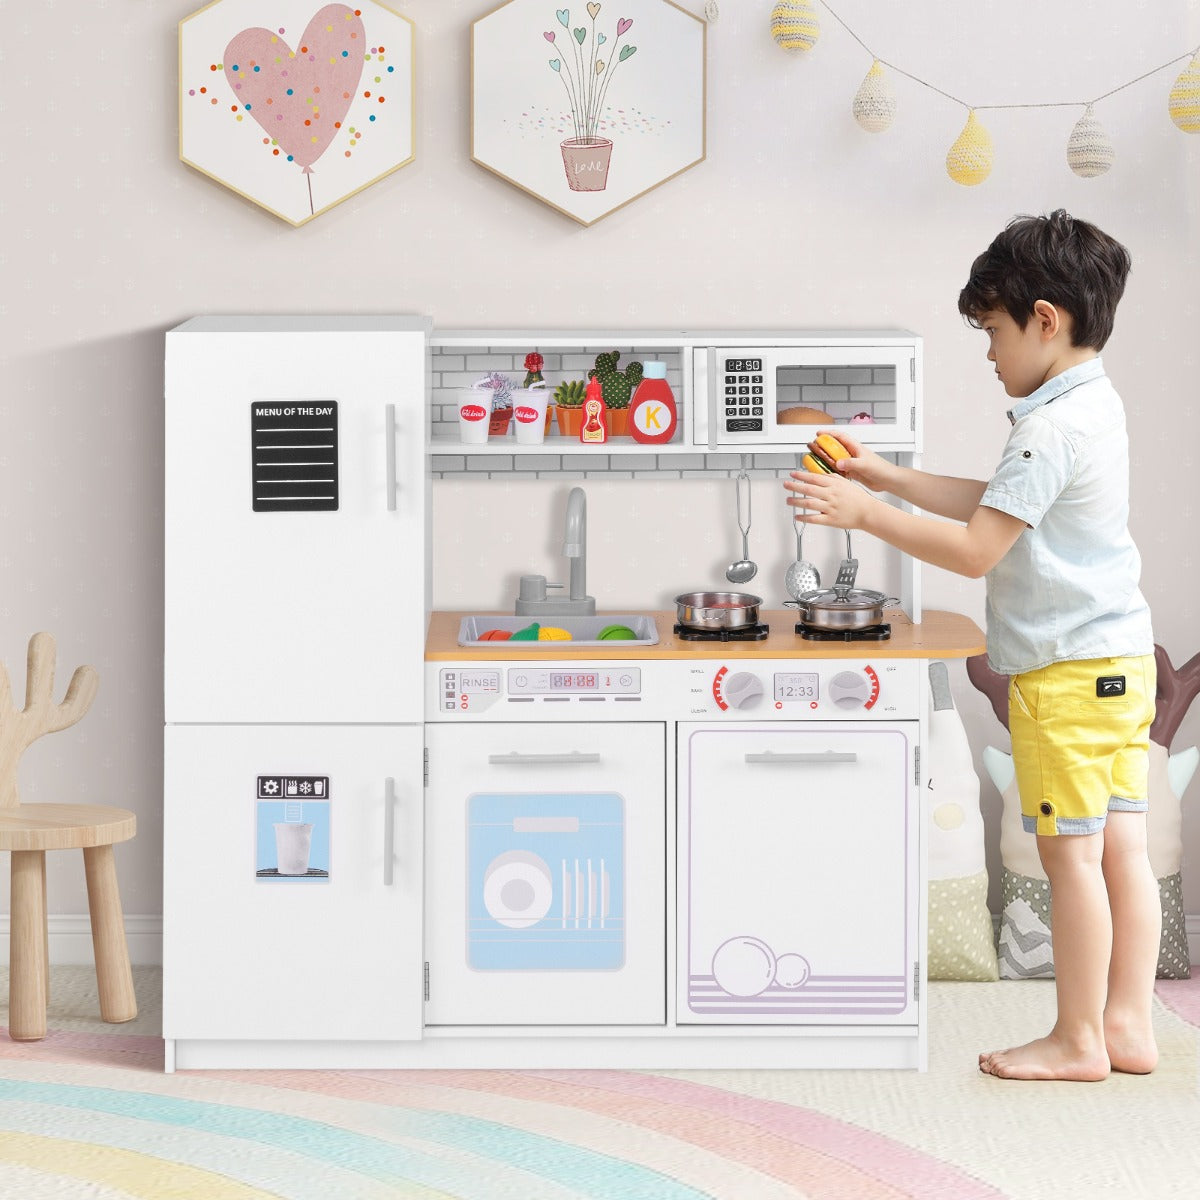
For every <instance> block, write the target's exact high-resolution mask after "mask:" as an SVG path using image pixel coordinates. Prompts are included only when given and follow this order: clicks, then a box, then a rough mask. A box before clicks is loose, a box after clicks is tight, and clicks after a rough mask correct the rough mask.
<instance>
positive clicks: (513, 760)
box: [488, 750, 600, 767]
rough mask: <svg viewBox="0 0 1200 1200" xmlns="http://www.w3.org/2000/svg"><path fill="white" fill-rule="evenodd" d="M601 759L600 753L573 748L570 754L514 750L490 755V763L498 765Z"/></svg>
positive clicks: (570, 763) (551, 764)
mask: <svg viewBox="0 0 1200 1200" xmlns="http://www.w3.org/2000/svg"><path fill="white" fill-rule="evenodd" d="M599 761H600V755H598V754H584V753H583V752H582V751H580V750H572V751H571V752H570V753H568V754H520V753H519V752H518V751H516V750H512V751H510V752H509V753H508V754H489V755H488V763H489V764H490V765H492V766H497V767H525V766H576V765H578V764H582V763H598V762H599Z"/></svg>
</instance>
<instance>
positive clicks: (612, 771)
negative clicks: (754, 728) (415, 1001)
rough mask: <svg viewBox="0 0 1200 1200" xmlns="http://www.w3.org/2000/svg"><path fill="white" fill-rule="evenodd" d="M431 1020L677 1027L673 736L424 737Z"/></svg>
mask: <svg viewBox="0 0 1200 1200" xmlns="http://www.w3.org/2000/svg"><path fill="white" fill-rule="evenodd" d="M426 746H427V750H428V754H429V778H428V790H427V793H426V815H427V819H428V822H429V823H428V826H427V834H428V836H427V841H426V863H427V865H428V867H429V874H428V876H427V879H426V892H425V896H426V924H425V944H426V958H427V960H428V974H427V978H428V997H427V1003H426V1007H425V1021H426V1024H427V1025H547V1026H560V1025H620V1024H636V1025H661V1024H663V1023H664V1021H665V1019H666V965H665V956H666V883H665V867H666V852H665V844H666V834H665V827H666V727H665V726H664V725H663V724H661V723H656V722H647V723H640V722H638V723H614V724H582V723H571V722H561V723H560V722H553V723H545V724H541V723H519V724H518V723H514V724H502V723H496V724H491V723H486V724H477V725H470V726H463V725H451V724H449V723H447V724H430V725H428V726H426Z"/></svg>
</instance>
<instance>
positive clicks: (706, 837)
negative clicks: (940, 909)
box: [677, 721, 921, 1025]
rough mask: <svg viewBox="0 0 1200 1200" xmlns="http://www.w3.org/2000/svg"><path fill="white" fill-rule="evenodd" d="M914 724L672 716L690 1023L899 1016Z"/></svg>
mask: <svg viewBox="0 0 1200 1200" xmlns="http://www.w3.org/2000/svg"><path fill="white" fill-rule="evenodd" d="M918 728H919V726H918V722H915V721H913V722H897V723H895V724H875V723H872V724H869V725H868V724H866V723H856V722H844V723H843V722H836V723H834V722H828V723H825V722H822V723H819V724H804V725H801V724H799V723H795V724H790V723H788V724H783V723H781V724H775V725H762V726H754V725H737V726H731V725H721V726H714V725H699V724H696V725H690V724H683V725H680V726H679V743H678V745H679V750H678V753H679V872H678V886H679V945H680V953H679V979H678V988H677V994H678V1004H677V1009H678V1012H677V1016H678V1020H679V1022H680V1023H681V1024H682V1023H687V1024H797V1025H798V1024H842V1025H844V1024H872V1025H876V1024H887V1025H890V1024H911V1023H915V1022H916V1013H917V1009H916V1004H915V1001H914V997H913V983H914V975H915V973H916V972H917V970H918V960H919V951H918V920H919V915H920V904H921V897H920V882H919V879H920V877H919V872H918V870H917V866H918V857H917V855H918V824H917V821H916V820H915V818H914V815H913V811H912V810H913V804H914V798H913V794H912V793H913V788H912V786H911V785H910V780H912V778H913V753H914V747H915V745H916V741H917V737H918V732H917V731H918Z"/></svg>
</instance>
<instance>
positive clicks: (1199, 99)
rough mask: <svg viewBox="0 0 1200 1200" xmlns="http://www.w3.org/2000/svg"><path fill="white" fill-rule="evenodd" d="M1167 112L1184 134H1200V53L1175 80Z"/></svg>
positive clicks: (1198, 52)
mask: <svg viewBox="0 0 1200 1200" xmlns="http://www.w3.org/2000/svg"><path fill="white" fill-rule="evenodd" d="M1167 111H1168V112H1170V114H1171V120H1172V121H1174V122H1175V124H1176V125H1178V126H1179V128H1180V129H1182V130H1183V132H1184V133H1200V51H1197V53H1196V54H1195V56H1194V57H1193V58H1192V61H1191V62H1190V63H1188V65H1187V66H1186V67H1184V69H1183V70H1182V71H1180V73H1179V77H1178V78H1177V79H1176V80H1175V83H1174V85H1173V86H1172V88H1171V94H1170V96H1169V97H1168V98H1167Z"/></svg>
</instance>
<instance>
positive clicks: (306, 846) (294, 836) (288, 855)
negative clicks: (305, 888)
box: [275, 821, 313, 875]
mask: <svg viewBox="0 0 1200 1200" xmlns="http://www.w3.org/2000/svg"><path fill="white" fill-rule="evenodd" d="M312 831H313V827H312V825H311V823H309V822H308V821H303V822H293V821H276V822H275V854H276V860H275V861H276V863H277V870H278V871H279V873H280V875H307V874H308V859H309V855H310V853H311V852H312Z"/></svg>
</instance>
